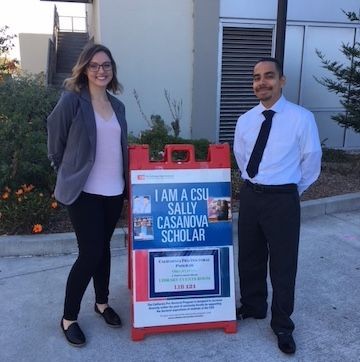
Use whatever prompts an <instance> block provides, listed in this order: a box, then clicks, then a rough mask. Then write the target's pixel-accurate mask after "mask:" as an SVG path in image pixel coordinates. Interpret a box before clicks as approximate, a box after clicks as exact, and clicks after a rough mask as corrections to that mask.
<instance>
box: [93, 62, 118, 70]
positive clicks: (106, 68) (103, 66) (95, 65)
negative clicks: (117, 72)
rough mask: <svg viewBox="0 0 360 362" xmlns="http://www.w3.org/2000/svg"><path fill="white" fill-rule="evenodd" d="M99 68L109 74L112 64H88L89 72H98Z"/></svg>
mask: <svg viewBox="0 0 360 362" xmlns="http://www.w3.org/2000/svg"><path fill="white" fill-rule="evenodd" d="M100 67H101V68H102V69H103V71H104V72H110V70H111V69H112V64H111V63H110V62H105V63H102V64H98V63H89V65H88V69H89V70H90V72H98V71H99V70H100Z"/></svg>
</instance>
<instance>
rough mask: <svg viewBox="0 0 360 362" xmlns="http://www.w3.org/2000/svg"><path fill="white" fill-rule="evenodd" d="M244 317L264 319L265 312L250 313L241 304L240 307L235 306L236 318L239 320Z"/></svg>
mask: <svg viewBox="0 0 360 362" xmlns="http://www.w3.org/2000/svg"><path fill="white" fill-rule="evenodd" d="M246 318H255V319H265V318H266V313H263V314H255V313H251V312H248V311H247V310H246V309H245V308H244V307H243V306H241V307H240V308H236V319H237V320H240V321H241V320H243V319H246Z"/></svg>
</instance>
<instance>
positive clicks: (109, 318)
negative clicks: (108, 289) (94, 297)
mask: <svg viewBox="0 0 360 362" xmlns="http://www.w3.org/2000/svg"><path fill="white" fill-rule="evenodd" d="M95 312H96V313H97V314H99V315H101V316H102V317H103V318H104V320H105V322H106V323H107V324H108V325H109V326H110V327H114V328H119V327H121V319H120V317H119V315H118V314H117V313H116V312H115V311H114V309H112V308H111V307H106V308H105V310H104V311H103V312H102V313H101V312H100V310H99V308H98V306H97V305H96V303H95Z"/></svg>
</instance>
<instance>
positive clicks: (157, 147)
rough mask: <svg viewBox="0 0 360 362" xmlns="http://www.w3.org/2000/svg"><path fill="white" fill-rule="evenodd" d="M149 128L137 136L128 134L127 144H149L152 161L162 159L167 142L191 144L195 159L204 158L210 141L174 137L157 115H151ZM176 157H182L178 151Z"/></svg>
mask: <svg viewBox="0 0 360 362" xmlns="http://www.w3.org/2000/svg"><path fill="white" fill-rule="evenodd" d="M150 118H151V124H152V126H151V128H149V129H147V130H145V131H143V132H141V133H140V135H139V136H138V137H136V136H134V135H133V134H130V135H129V137H128V141H129V144H141V145H145V144H146V145H149V149H150V158H151V160H153V161H159V160H162V159H163V151H164V148H165V145H167V144H192V145H194V148H195V158H196V159H197V160H206V158H207V153H208V147H209V145H210V142H209V141H208V140H206V139H198V140H190V139H185V138H181V137H175V136H173V135H171V134H169V132H170V131H171V128H170V127H169V126H167V125H166V124H165V122H164V120H163V119H162V118H161V116H159V115H152V116H151V117H150ZM177 157H179V159H181V158H182V153H181V152H179V153H178V155H177Z"/></svg>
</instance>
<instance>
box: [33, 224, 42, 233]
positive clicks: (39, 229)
mask: <svg viewBox="0 0 360 362" xmlns="http://www.w3.org/2000/svg"><path fill="white" fill-rule="evenodd" d="M42 231H43V227H42V225H41V224H35V225H34V226H33V228H32V232H33V233H34V234H39V233H41V232H42Z"/></svg>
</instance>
